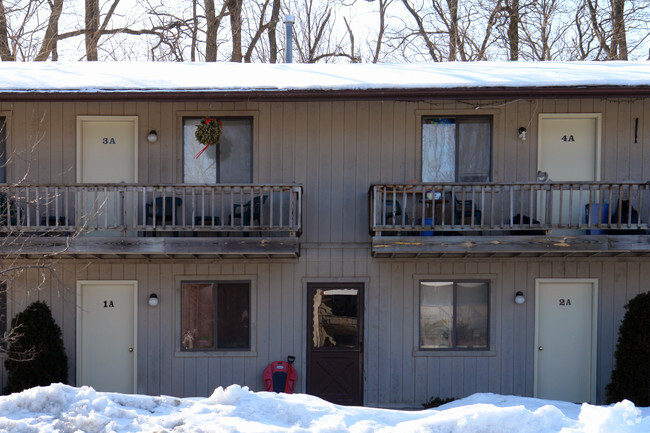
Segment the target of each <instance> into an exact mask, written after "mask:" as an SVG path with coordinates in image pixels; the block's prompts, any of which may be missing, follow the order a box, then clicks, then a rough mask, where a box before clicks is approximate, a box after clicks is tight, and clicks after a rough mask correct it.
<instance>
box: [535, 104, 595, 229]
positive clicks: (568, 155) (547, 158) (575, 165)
mask: <svg viewBox="0 0 650 433" xmlns="http://www.w3.org/2000/svg"><path fill="white" fill-rule="evenodd" d="M600 124H601V115H600V114H590V113H587V114H583V113H575V114H574V113H568V114H540V115H539V152H538V160H537V164H538V170H540V171H542V172H545V173H546V174H547V175H548V178H549V179H550V180H551V181H553V182H565V181H569V182H570V181H580V182H588V181H597V180H600V128H601V126H600ZM545 199H546V197H541V202H540V211H541V212H540V215H539V217H540V218H541V221H543V222H547V221H546V219H547V218H545V217H546V214H545V209H546V203H547V202H546V201H545ZM552 200H553V201H552V206H553V215H552V217H551V218H552V221H553V222H554V223H556V224H557V223H558V222H559V221H560V194H559V192H555V193H554V195H553V198H552ZM588 200H589V195H588V193H587V192H586V191H585V193H584V194H583V196H581V197H580V196H578V195H577V193H576V194H574V197H573V200H572V201H570V197H569V193H568V192H565V193H563V194H562V208H563V209H562V223H563V224H567V223H568V222H569V220H570V222H571V223H572V224H577V223H579V222H580V221H581V220H580V218H581V217H582V221H583V222H584V221H585V217H584V212H585V205H586V204H587V203H588ZM569 203H571V212H569Z"/></svg>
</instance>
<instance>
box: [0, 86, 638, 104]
mask: <svg viewBox="0 0 650 433" xmlns="http://www.w3.org/2000/svg"><path fill="white" fill-rule="evenodd" d="M648 96H650V86H557V87H478V88H477V87H463V88H435V89H434V88H424V89H423V88H405V89H394V88H390V89H363V90H360V89H337V90H326V89H324V90H237V91H235V90H203V91H196V90H165V91H162V90H134V89H131V90H121V89H119V90H118V89H116V90H102V91H97V90H93V91H83V90H56V91H39V90H34V91H28V90H26V91H18V92H8V91H0V98H2V99H5V100H12V101H35V100H39V101H41V100H56V101H70V100H84V101H89V100H98V101H105V100H142V99H143V97H145V98H146V99H148V100H152V101H153V100H155V101H178V100H185V99H195V100H196V99H198V100H217V101H312V100H314V101H317V100H380V99H384V100H422V99H457V98H463V99H502V98H507V99H511V98H553V97H562V98H583V97H648Z"/></svg>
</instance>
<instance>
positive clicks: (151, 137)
mask: <svg viewBox="0 0 650 433" xmlns="http://www.w3.org/2000/svg"><path fill="white" fill-rule="evenodd" d="M147 141H148V142H149V143H155V142H156V141H158V133H157V132H156V131H154V130H153V129H152V130H151V131H149V135H147Z"/></svg>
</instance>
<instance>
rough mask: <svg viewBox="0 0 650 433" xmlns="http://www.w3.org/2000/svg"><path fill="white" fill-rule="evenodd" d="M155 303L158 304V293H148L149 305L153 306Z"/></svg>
mask: <svg viewBox="0 0 650 433" xmlns="http://www.w3.org/2000/svg"><path fill="white" fill-rule="evenodd" d="M157 305H158V295H156V294H155V293H152V294H151V295H149V306H150V307H155V306H157Z"/></svg>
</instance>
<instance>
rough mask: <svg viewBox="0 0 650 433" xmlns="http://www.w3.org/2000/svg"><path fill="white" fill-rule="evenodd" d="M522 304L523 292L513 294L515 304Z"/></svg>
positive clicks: (524, 299) (523, 299)
mask: <svg viewBox="0 0 650 433" xmlns="http://www.w3.org/2000/svg"><path fill="white" fill-rule="evenodd" d="M524 302H526V298H525V297H524V294H523V292H517V293H515V304H517V305H521V304H523V303H524Z"/></svg>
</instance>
